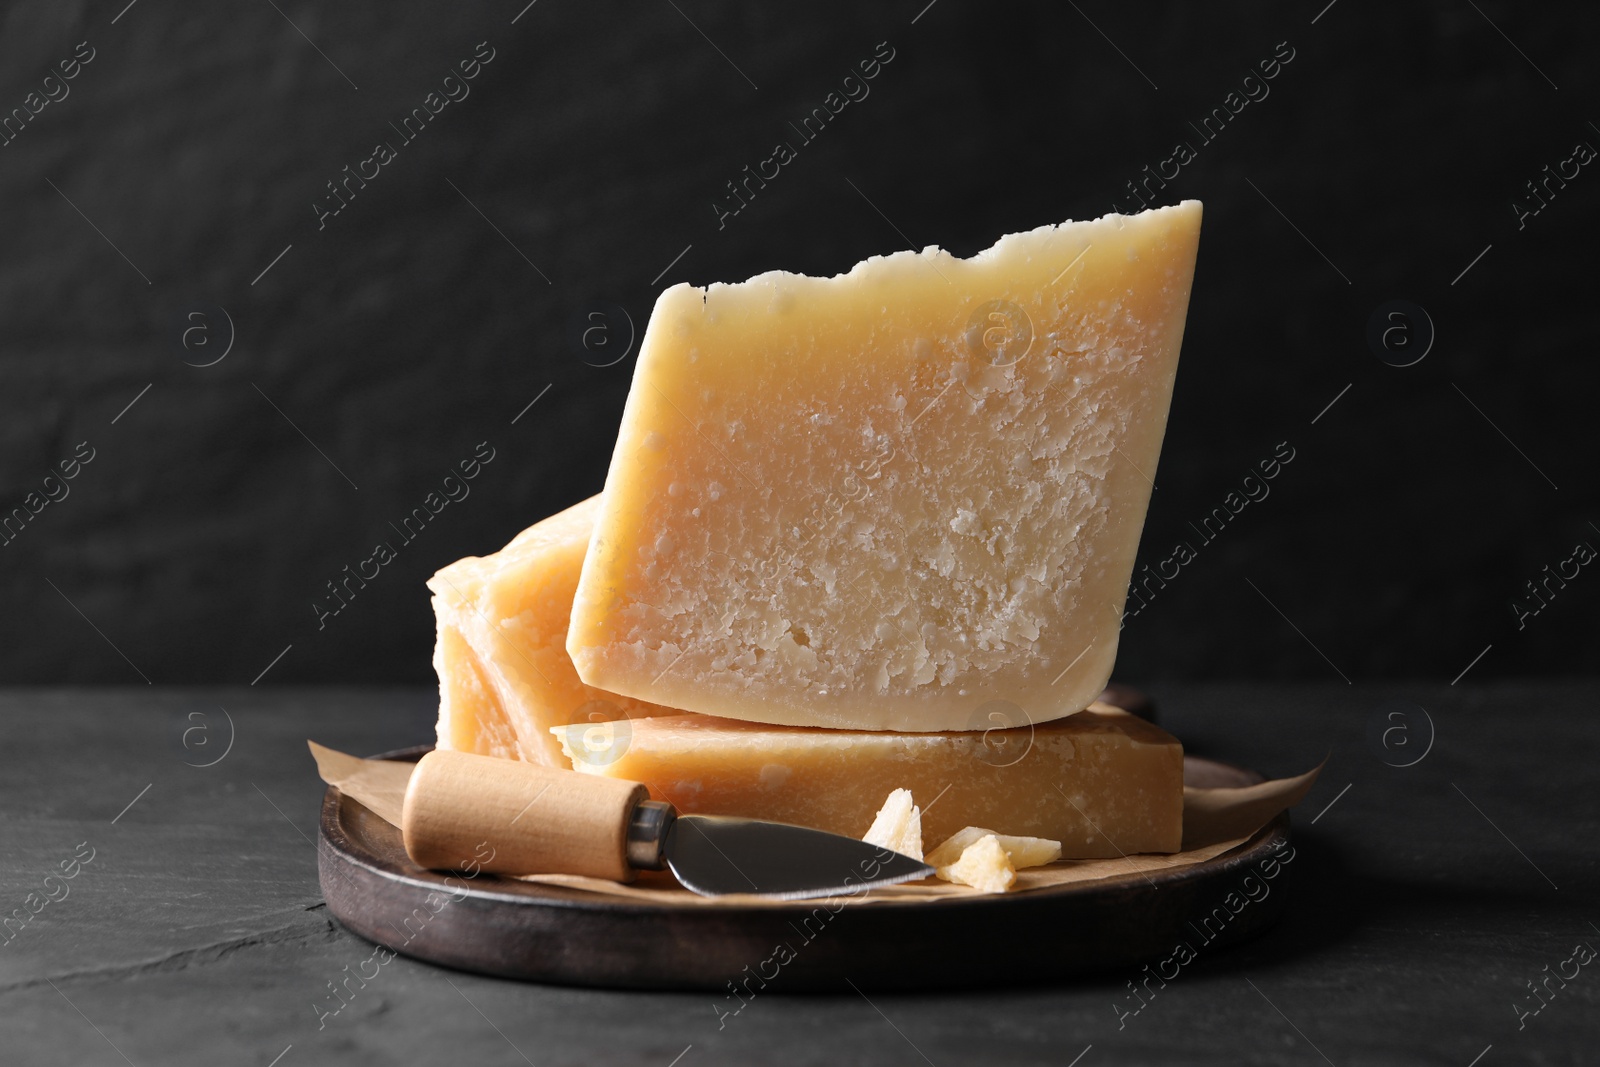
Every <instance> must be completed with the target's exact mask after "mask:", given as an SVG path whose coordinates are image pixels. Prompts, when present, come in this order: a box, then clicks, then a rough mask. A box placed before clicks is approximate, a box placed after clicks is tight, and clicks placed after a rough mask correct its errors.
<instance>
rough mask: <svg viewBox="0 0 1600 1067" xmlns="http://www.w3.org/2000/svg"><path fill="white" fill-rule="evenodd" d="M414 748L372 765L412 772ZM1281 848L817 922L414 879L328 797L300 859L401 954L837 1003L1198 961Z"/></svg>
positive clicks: (346, 914)
mask: <svg viewBox="0 0 1600 1067" xmlns="http://www.w3.org/2000/svg"><path fill="white" fill-rule="evenodd" d="M428 750H429V748H428V746H420V747H417V748H410V749H403V750H401V751H398V752H391V753H386V754H384V755H382V756H380V757H378V758H380V759H394V760H411V761H415V760H417V759H420V758H421V757H422V755H423V754H424V753H426V752H427V751H428ZM1184 780H1185V781H1186V782H1187V783H1188V784H1190V785H1194V786H1207V787H1217V786H1245V785H1252V784H1254V783H1256V782H1259V781H1261V776H1260V775H1258V774H1255V773H1254V772H1251V771H1246V770H1243V769H1241V768H1238V767H1233V766H1230V765H1228V764H1224V763H1219V762H1216V761H1213V760H1207V759H1201V758H1198V757H1194V756H1188V757H1185V759H1184ZM1288 841H1289V817H1288V814H1287V813H1285V814H1282V815H1279V816H1278V817H1277V818H1276V819H1274V820H1273V821H1272V822H1271V823H1269V824H1267V825H1266V826H1264V827H1262V829H1261V830H1259V831H1257V833H1256V834H1255V836H1254V837H1252V838H1251V839H1250V840H1249V841H1247V842H1246V843H1245V844H1243V845H1241V846H1239V847H1237V848H1235V849H1232V850H1231V851H1228V852H1225V853H1223V854H1222V855H1220V856H1216V857H1213V858H1212V859H1209V860H1204V861H1202V862H1199V863H1194V864H1190V865H1188V866H1184V867H1177V868H1173V869H1170V870H1159V871H1150V872H1147V873H1142V874H1129V875H1119V876H1117V877H1113V878H1105V879H1100V880H1096V881H1090V882H1076V883H1072V884H1068V885H1061V886H1052V887H1048V888H1041V889H1033V890H1029V891H1027V892H1020V893H1010V894H1003V895H995V896H982V897H978V896H961V897H954V898H951V897H942V898H933V899H918V900H905V901H881V902H873V903H870V904H860V903H855V904H846V905H843V906H842V907H837V906H836V908H837V910H836V913H833V914H829V913H828V912H827V911H826V910H824V911H822V912H821V913H820V914H819V913H818V911H817V909H818V908H819V906H820V904H819V902H818V901H796V902H787V903H783V904H771V903H762V904H748V903H745V904H739V903H730V904H727V905H716V906H696V907H685V906H670V905H662V904H658V903H655V902H652V901H643V900H637V899H625V898H617V897H610V896H605V895H600V894H596V893H591V892H587V891H585V890H582V889H574V888H569V887H566V886H556V885H544V884H537V883H531V882H522V881H517V880H515V879H504V878H497V877H495V876H493V875H488V874H480V875H478V876H477V877H476V878H471V879H467V878H464V877H463V876H462V875H459V874H457V875H448V874H444V873H440V872H437V871H429V870H424V869H422V868H420V867H418V866H416V865H415V864H414V863H412V862H411V860H410V858H409V857H408V856H407V855H406V853H405V849H404V847H403V846H402V844H401V840H400V831H399V830H398V829H397V828H395V827H394V826H393V825H391V824H390V823H388V822H385V821H384V820H383V819H381V818H379V817H378V816H376V815H374V814H373V813H372V812H370V811H368V810H367V809H366V808H365V807H363V806H362V805H361V804H359V803H357V802H356V801H354V800H351V799H349V798H348V797H345V796H343V795H342V794H341V793H340V792H339V791H338V790H337V789H334V788H332V787H330V788H329V789H328V791H327V793H326V795H325V796H324V798H323V802H322V820H321V840H320V842H319V844H318V848H317V853H318V869H319V874H320V878H321V882H322V893H323V897H324V898H325V899H326V900H327V902H328V910H329V911H331V912H332V913H333V914H334V916H335V917H337V918H338V920H339V921H340V922H341V923H343V924H344V925H345V926H347V927H348V928H350V929H351V930H353V931H354V932H355V933H358V934H360V935H361V936H362V937H364V938H367V939H368V940H371V941H375V942H377V943H379V944H381V945H384V946H386V947H388V948H390V949H393V950H395V951H396V952H400V953H402V954H404V955H407V956H413V957H415V958H417V959H421V960H428V961H430V962H433V963H439V964H443V965H445V966H447V967H454V968H457V969H459V970H464V971H475V972H479V973H482V974H491V975H498V976H501V977H506V978H521V979H530V980H533V981H541V982H557V983H563V984H572V985H588V986H605V987H613V988H630V989H711V990H717V991H720V992H723V993H729V992H730V990H731V989H732V987H731V986H730V985H729V983H730V982H734V983H738V984H740V988H748V989H752V990H754V989H764V990H765V991H774V992H779V991H790V992H798V991H805V990H845V991H848V989H849V985H848V984H847V980H848V981H849V982H852V983H854V984H855V985H856V986H857V987H858V988H862V989H865V988H869V987H870V988H877V989H894V988H901V989H905V988H934V987H972V986H985V985H1001V984H1013V983H1037V982H1045V981H1052V980H1058V979H1063V978H1068V977H1072V976H1076V975H1081V974H1085V973H1089V972H1094V971H1104V970H1107V969H1113V970H1114V969H1127V970H1128V971H1129V977H1130V978H1132V977H1133V973H1132V972H1133V971H1135V970H1137V969H1138V967H1139V965H1141V964H1143V963H1145V962H1147V961H1157V960H1163V959H1166V958H1168V957H1170V956H1172V955H1173V952H1174V949H1175V947H1176V946H1178V945H1179V944H1180V943H1185V944H1187V945H1188V946H1190V948H1191V949H1192V950H1194V951H1196V952H1197V953H1198V954H1199V955H1206V954H1208V953H1209V952H1211V951H1212V950H1213V949H1215V948H1218V947H1221V946H1224V945H1230V944H1234V943H1237V942H1239V941H1243V940H1245V939H1247V938H1249V937H1251V936H1254V935H1255V934H1257V933H1259V932H1260V931H1262V930H1263V929H1265V928H1266V927H1268V926H1270V925H1271V924H1272V923H1273V922H1274V921H1276V919H1277V918H1278V917H1279V915H1281V914H1282V911H1283V905H1284V900H1285V896H1286V893H1285V892H1284V889H1285V885H1284V883H1285V882H1287V880H1288V871H1287V870H1286V869H1283V870H1282V873H1280V874H1279V876H1278V878H1277V879H1275V880H1274V881H1272V882H1271V883H1270V892H1268V893H1266V894H1265V895H1264V896H1262V897H1261V898H1260V899H1259V900H1253V901H1250V902H1248V903H1246V904H1245V905H1244V906H1243V907H1242V908H1236V913H1230V912H1229V911H1228V910H1227V909H1225V908H1224V909H1223V915H1224V916H1225V917H1226V921H1225V922H1216V923H1213V924H1211V925H1209V926H1208V925H1206V924H1205V922H1204V920H1206V919H1207V917H1210V916H1212V915H1213V913H1214V912H1215V911H1216V909H1218V908H1219V907H1222V902H1223V899H1224V898H1225V897H1228V896H1229V895H1230V894H1234V902H1235V904H1236V905H1237V903H1238V901H1239V900H1241V899H1243V896H1242V894H1243V890H1242V889H1241V885H1242V883H1243V882H1244V879H1245V878H1246V876H1247V875H1250V874H1251V873H1252V872H1253V871H1255V865H1256V864H1257V863H1260V862H1262V861H1264V860H1266V859H1268V858H1269V857H1271V856H1273V855H1274V854H1275V853H1277V852H1278V851H1279V850H1280V849H1281V848H1283V847H1285V846H1286V845H1287V844H1288ZM1256 882H1257V884H1260V882H1261V876H1260V875H1259V874H1257V875H1256ZM808 920H810V921H809V922H808ZM802 927H804V928H805V931H806V932H802ZM1208 934H1209V935H1210V938H1211V939H1210V940H1207V935H1208ZM808 935H809V936H808ZM779 945H787V946H789V951H788V953H787V957H788V958H783V954H779V953H776V952H775V950H776V949H777V946H779ZM778 960H781V961H782V962H781V963H779V962H777V961H778ZM758 972H759V974H758ZM774 972H776V973H774ZM761 976H764V977H761ZM733 1007H737V1003H736V1002H732V1001H730V1008H733Z"/></svg>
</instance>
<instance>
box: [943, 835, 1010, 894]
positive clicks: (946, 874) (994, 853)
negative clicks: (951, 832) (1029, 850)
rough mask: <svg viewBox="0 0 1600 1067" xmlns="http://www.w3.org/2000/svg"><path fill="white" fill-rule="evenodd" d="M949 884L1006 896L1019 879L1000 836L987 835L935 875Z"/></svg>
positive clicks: (969, 846) (964, 850)
mask: <svg viewBox="0 0 1600 1067" xmlns="http://www.w3.org/2000/svg"><path fill="white" fill-rule="evenodd" d="M934 873H935V874H937V875H938V876H939V877H940V878H943V879H944V880H945V881H947V882H954V883H955V884H956V885H970V886H971V887H972V888H974V889H977V890H980V891H982V892H984V893H1004V892H1005V891H1006V890H1007V889H1010V888H1011V885H1012V883H1013V882H1015V881H1016V880H1017V872H1016V870H1015V869H1014V868H1012V866H1011V860H1010V858H1009V857H1008V856H1007V855H1006V850H1005V849H1004V848H1002V847H1001V845H1000V838H999V836H998V835H996V834H985V835H984V836H983V837H980V838H978V840H976V841H974V842H973V843H972V844H970V845H968V846H967V847H966V848H964V849H962V851H961V858H960V859H958V860H956V861H955V862H954V863H952V864H949V865H948V866H944V867H940V868H938V870H936V871H935V872H934Z"/></svg>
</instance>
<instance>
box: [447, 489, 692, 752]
mask: <svg viewBox="0 0 1600 1067" xmlns="http://www.w3.org/2000/svg"><path fill="white" fill-rule="evenodd" d="M598 506H599V499H598V498H591V499H589V500H585V501H584V502H583V503H581V504H576V505H574V506H573V507H570V508H568V509H567V510H566V511H563V512H561V513H559V514H557V515H552V516H551V517H550V518H548V519H545V520H544V521H543V522H539V523H536V524H535V525H533V526H530V527H529V528H528V529H526V530H524V531H523V532H522V533H520V534H518V535H517V536H516V538H515V539H513V540H512V542H511V543H510V544H509V545H507V546H506V547H505V548H503V549H501V550H500V551H499V552H496V553H494V554H493V555H490V556H482V557H478V556H469V557H467V558H466V559H462V560H457V561H456V562H455V563H452V564H451V565H450V566H448V567H445V568H444V569H443V570H441V571H439V572H438V573H437V574H435V575H434V576H433V577H432V578H431V579H429V581H428V588H429V589H431V590H432V591H433V611H434V617H435V622H436V623H437V633H438V637H437V643H436V644H435V646H434V655H433V665H434V669H435V670H436V671H437V672H438V675H439V725H438V738H439V747H440V748H445V749H455V750H457V751H460V752H476V753H479V754H481V755H486V756H507V757H512V758H520V759H525V760H529V761H531V762H534V763H542V764H547V765H550V766H559V767H565V766H567V760H566V758H565V757H564V756H563V755H562V754H561V746H560V745H559V744H558V743H557V741H556V740H555V739H554V738H553V737H551V735H550V727H552V726H560V725H565V724H571V723H590V722H602V721H607V720H611V719H619V718H627V717H632V716H638V715H672V714H678V712H676V711H675V710H674V709H672V708H664V707H660V706H658V705H655V704H651V703H648V702H645V701H640V700H635V699H633V698H631V697H626V696H621V695H619V694H616V693H608V692H605V691H603V690H599V689H596V688H594V687H593V686H589V685H585V684H584V683H583V681H582V679H580V678H579V677H578V672H577V670H576V669H575V668H574V667H573V665H572V659H571V657H569V656H568V655H567V647H566V641H567V619H568V615H569V614H570V613H571V610H572V597H573V593H574V590H575V589H576V588H577V584H578V574H579V571H580V569H581V567H582V564H583V554H584V551H585V549H587V548H588V545H589V537H590V534H591V533H592V532H593V530H594V516H595V512H596V510H597V508H598Z"/></svg>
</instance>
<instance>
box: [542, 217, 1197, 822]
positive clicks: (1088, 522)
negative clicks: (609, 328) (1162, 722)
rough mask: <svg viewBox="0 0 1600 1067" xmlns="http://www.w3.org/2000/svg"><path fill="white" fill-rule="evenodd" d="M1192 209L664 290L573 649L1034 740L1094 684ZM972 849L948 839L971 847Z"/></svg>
mask: <svg viewBox="0 0 1600 1067" xmlns="http://www.w3.org/2000/svg"><path fill="white" fill-rule="evenodd" d="M1199 230H1200V205H1199V204H1198V203H1196V202H1193V201H1186V202H1184V203H1183V204H1180V205H1178V206H1176V207H1169V208H1162V209H1159V210H1154V211H1148V212H1145V213H1143V214H1140V215H1135V216H1131V217H1124V216H1121V215H1108V216H1106V217H1105V218H1102V219H1099V220H1097V221H1094V222H1069V223H1065V224H1063V225H1060V226H1046V227H1043V228H1041V229H1037V230H1033V231H1030V232H1027V233H1020V234H1014V235H1012V236H1009V237H1004V238H1002V239H1001V240H1000V241H999V242H998V243H996V244H995V245H994V247H992V248H990V249H988V250H987V251H984V252H981V253H979V254H978V255H976V256H974V257H972V258H971V259H965V260H963V259H957V258H955V257H953V256H951V255H950V254H948V253H946V252H942V251H939V250H938V249H935V248H929V249H926V250H924V251H922V252H920V253H913V252H901V253H897V254H895V255H892V256H888V257H875V258H873V259H869V260H867V261H865V262H864V263H861V264H859V265H857V266H856V267H855V269H853V270H851V271H850V272H849V273H848V274H843V275H839V276H837V277H833V278H808V277H800V276H797V275H793V274H784V273H769V274H762V275H760V276H758V277H755V278H752V279H751V280H749V281H747V282H744V283H741V284H737V285H712V286H709V287H708V288H704V289H702V288H695V287H691V286H689V285H677V286H674V287H672V288H670V289H668V290H667V291H665V292H664V293H662V294H661V296H660V298H659V299H658V300H657V302H656V306H655V311H654V313H653V314H652V316H651V319H650V324H649V327H648V329H647V330H646V333H645V338H644V341H643V343H642V345H641V348H640V352H639V358H638V364H637V367H636V368H635V373H634V379H633V386H632V389H631V391H630V393H629V395H628V402H627V407H626V409H625V412H624V414H623V419H622V425H621V429H620V431H619V433H618V437H617V442H616V450H615V452H614V454H613V456H612V460H611V467H610V472H609V474H608V476H607V479H606V488H605V493H604V499H603V502H602V503H601V505H600V510H599V515H598V518H597V525H596V529H595V537H594V541H593V543H592V545H591V547H590V549H589V552H588V555H587V557H586V559H585V561H584V565H583V576H582V580H581V581H580V582H579V584H578V590H577V598H576V602H575V603H574V605H573V610H572V621H571V630H570V632H569V634H568V642H567V647H568V649H569V650H570V652H571V654H572V658H573V660H574V661H575V662H576V664H577V668H578V673H579V674H580V675H581V676H582V678H583V680H584V681H585V682H587V683H589V684H590V685H593V686H598V687H600V688H602V689H605V690H608V691H611V692H615V693H624V694H627V695H629V696H632V697H636V698H638V699H641V700H649V701H653V702H656V703H660V704H665V705H669V706H672V707H679V708H689V709H693V710H694V711H697V712H705V713H709V714H713V715H718V716H726V717H731V718H737V719H746V720H751V721H758V722H767V723H779V724H792V725H800V726H821V727H835V728H850V729H866V730H897V731H951V730H971V729H982V728H984V726H985V725H987V724H986V723H985V722H984V721H983V720H984V716H983V708H984V707H985V706H988V705H991V704H993V703H994V702H996V701H1002V702H1006V703H1007V704H1009V705H1013V706H1014V707H1015V712H1014V713H1015V714H1016V715H1017V716H1018V720H1017V721H1029V722H1033V723H1043V722H1046V721H1048V720H1051V719H1056V718H1059V717H1062V716H1064V715H1070V714H1072V713H1073V712H1076V711H1079V710H1080V709H1082V708H1084V707H1086V706H1087V705H1088V704H1089V703H1090V701H1092V700H1093V699H1094V698H1095V696H1096V695H1097V694H1098V693H1099V692H1100V691H1101V688H1102V687H1103V686H1104V684H1105V682H1106V680H1107V678H1108V677H1109V676H1110V672H1111V666H1112V662H1113V661H1114V659H1115V657H1116V651H1117V637H1118V630H1119V626H1120V618H1121V612H1122V606H1123V601H1124V599H1125V597H1126V593H1127V587H1128V580H1129V576H1130V573H1131V571H1132V567H1133V560H1134V553H1135V550H1136V548H1137V546H1138V541H1139V533H1140V530H1141V528H1142V526H1143V523H1144V516H1145V508H1146V505H1147V503H1148V501H1149V496H1150V491H1151V488H1152V483H1151V479H1152V478H1153V477H1154V475H1155V470H1156V461H1157V458H1158V455H1159V452H1160V448H1161V438H1162V434H1163V432H1164V430H1165V427H1166V418H1167V409H1168V405H1169V401H1170V398H1171V393H1172V384H1173V377H1174V374H1175V372H1176V369H1177V359H1178V349H1179V343H1180V340H1181V338H1182V334H1183V324H1184V315H1185V311H1186V309H1187V306H1188V299H1189V287H1190V282H1191V279H1192V276H1193V271H1194V261H1195V251H1196V245H1197V242H1198V238H1199ZM957 828H959V827H957Z"/></svg>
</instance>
